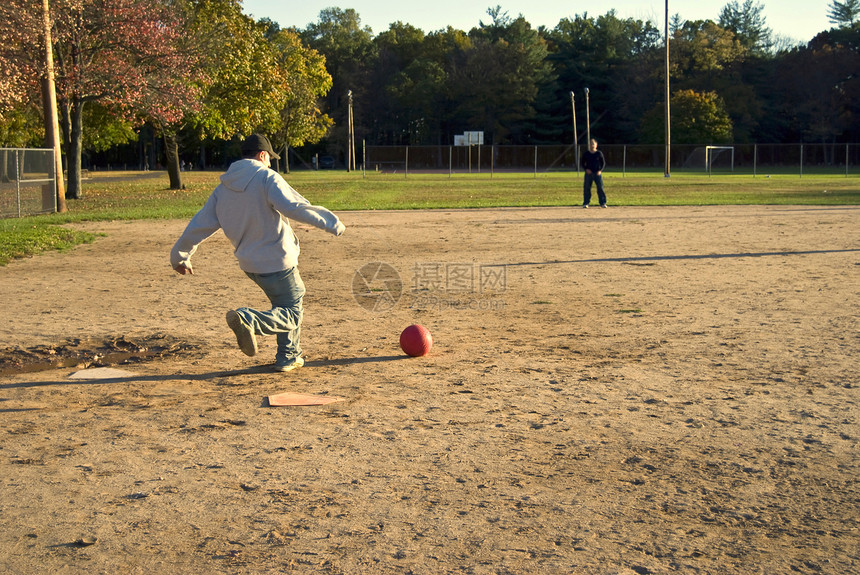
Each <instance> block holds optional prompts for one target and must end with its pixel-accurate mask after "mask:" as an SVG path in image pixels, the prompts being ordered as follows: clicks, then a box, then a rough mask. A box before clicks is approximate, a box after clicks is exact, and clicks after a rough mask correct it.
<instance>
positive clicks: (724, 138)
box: [642, 90, 732, 145]
mask: <svg viewBox="0 0 860 575" xmlns="http://www.w3.org/2000/svg"><path fill="white" fill-rule="evenodd" d="M669 107H670V109H671V114H672V143H673V144H701V145H704V144H729V143H731V141H732V122H731V119H730V118H729V115H728V113H726V110H725V104H724V103H723V100H722V99H721V98H720V97H719V96H718V95H717V94H716V93H715V92H704V93H700V92H695V91H693V90H679V91H677V92H675V93H674V94H672V100H671V102H670V106H669ZM663 114H664V111H663V105H662V104H657V106H655V107H654V108H653V109H652V110H651V111H650V112H648V113H647V114H646V115H645V116H644V117H643V119H642V139H643V140H644V141H645V142H647V143H660V142H662V141H663V139H664V137H663V121H664V118H663Z"/></svg>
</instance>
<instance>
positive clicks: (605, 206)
mask: <svg viewBox="0 0 860 575" xmlns="http://www.w3.org/2000/svg"><path fill="white" fill-rule="evenodd" d="M600 207H601V208H608V207H609V206H607V205H606V204H600Z"/></svg>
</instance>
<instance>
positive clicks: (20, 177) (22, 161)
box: [0, 148, 57, 218]
mask: <svg viewBox="0 0 860 575" xmlns="http://www.w3.org/2000/svg"><path fill="white" fill-rule="evenodd" d="M55 171H56V169H55V164H54V150H52V149H34V148H26V149H24V148H0V218H12V217H19V218H20V217H22V216H31V215H35V214H45V213H52V212H56V211H57V193H56V189H57V182H56V174H55Z"/></svg>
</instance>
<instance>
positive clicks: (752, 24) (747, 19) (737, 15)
mask: <svg viewBox="0 0 860 575" xmlns="http://www.w3.org/2000/svg"><path fill="white" fill-rule="evenodd" d="M762 10H764V6H763V5H762V4H761V3H759V2H754V1H753V0H744V3H743V5H741V4H740V3H739V2H737V0H734V1H732V2H729V3H728V4H726V5H725V6H724V7H723V9H722V11H721V12H720V20H719V25H720V26H721V27H722V28H725V29H726V30H731V31H732V32H734V33H735V35H736V36H737V38H738V40H739V41H740V43H741V46H743V47H744V48H746V49H747V50H749V51H751V52H755V53H763V52H767V51H768V50H769V49H770V47H771V44H772V42H771V30H770V28H768V27H767V26H766V25H765V17H764V16H763V15H762Z"/></svg>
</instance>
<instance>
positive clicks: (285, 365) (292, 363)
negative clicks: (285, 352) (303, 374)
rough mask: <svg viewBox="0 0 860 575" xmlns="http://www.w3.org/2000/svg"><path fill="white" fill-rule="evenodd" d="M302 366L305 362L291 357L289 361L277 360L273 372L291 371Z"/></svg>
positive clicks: (299, 358)
mask: <svg viewBox="0 0 860 575" xmlns="http://www.w3.org/2000/svg"><path fill="white" fill-rule="evenodd" d="M304 364H305V360H304V359H303V358H302V357H301V356H299V357H293V358H291V359H279V360H277V361H276V362H275V371H283V372H285V371H293V370H294V369H296V368H297V367H301V366H303V365H304Z"/></svg>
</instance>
